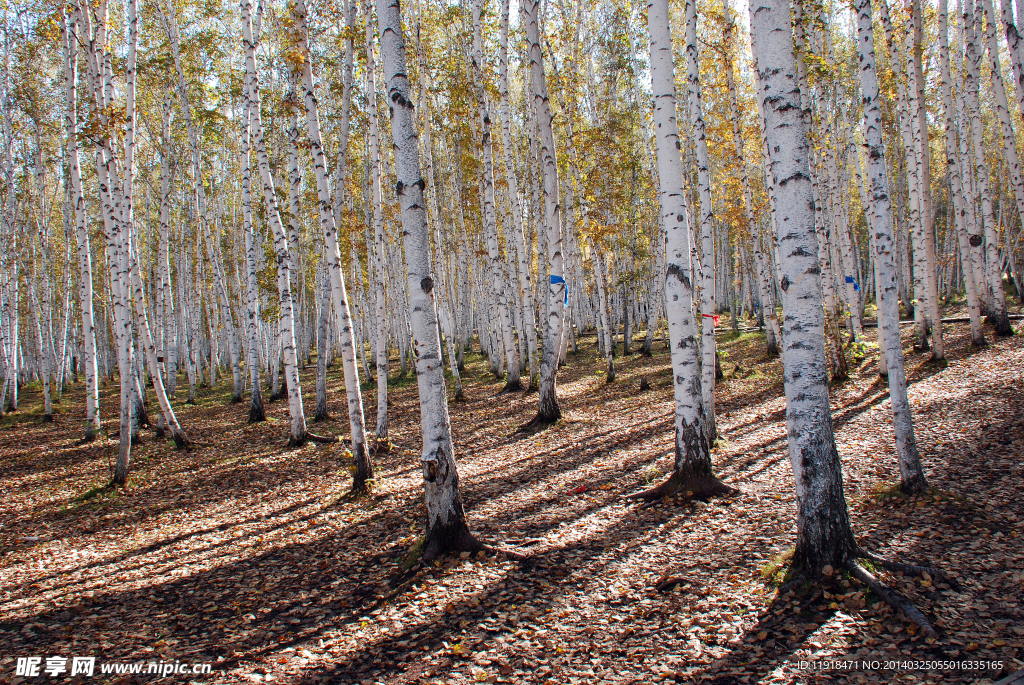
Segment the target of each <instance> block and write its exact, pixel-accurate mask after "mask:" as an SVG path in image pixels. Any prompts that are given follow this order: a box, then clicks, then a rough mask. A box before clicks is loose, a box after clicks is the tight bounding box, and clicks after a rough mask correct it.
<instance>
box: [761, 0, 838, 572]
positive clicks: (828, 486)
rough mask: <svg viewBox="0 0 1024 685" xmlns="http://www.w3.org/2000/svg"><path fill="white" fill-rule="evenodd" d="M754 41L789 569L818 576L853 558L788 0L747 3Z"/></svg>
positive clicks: (804, 131)
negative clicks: (779, 350) (775, 255)
mask: <svg viewBox="0 0 1024 685" xmlns="http://www.w3.org/2000/svg"><path fill="white" fill-rule="evenodd" d="M750 25H751V42H752V44H753V53H754V59H755V61H756V70H757V72H758V75H759V77H760V80H761V87H760V89H759V90H758V92H757V97H758V99H760V100H762V104H763V108H762V112H763V116H764V119H765V122H764V123H765V132H766V136H767V139H768V150H769V158H770V160H771V172H772V174H773V176H774V188H775V196H776V203H775V204H776V209H777V211H778V214H779V217H778V218H779V222H778V225H777V230H778V235H777V240H778V246H779V256H780V263H779V268H780V270H781V271H782V280H781V284H780V288H781V290H782V300H783V303H782V306H783V312H784V316H785V325H784V326H783V330H782V344H783V348H784V349H783V355H782V360H783V372H784V381H785V392H786V429H787V434H788V439H789V455H790V463H791V464H792V467H793V476H794V479H795V481H796V496H797V543H796V550H795V552H794V557H793V564H794V566H795V568H800V567H803V568H804V569H806V570H807V571H809V572H810V573H812V574H813V575H812V576H810V577H818V574H819V573H820V572H821V569H823V568H824V567H825V566H831V567H832V568H839V567H841V566H842V565H843V564H844V563H845V562H846V561H847V560H848V558H849V557H850V555H852V553H853V552H854V551H855V548H856V543H855V541H854V538H853V531H852V529H851V527H850V520H849V514H848V510H847V507H846V498H845V496H844V494H843V481H842V466H841V464H840V461H839V454H838V452H837V451H836V443H835V438H834V436H833V433H832V415H831V411H830V408H829V398H828V380H829V379H828V362H827V358H826V351H825V322H824V320H823V312H822V309H821V306H820V303H821V301H822V291H821V287H822V286H821V280H820V278H819V277H818V274H817V266H818V260H817V251H818V245H817V241H816V238H815V228H814V216H813V213H812V212H813V208H814V203H813V198H812V194H811V182H810V165H809V163H808V156H809V143H808V140H807V133H806V128H805V125H804V119H803V108H802V106H801V103H800V85H799V80H798V76H797V67H796V58H795V56H794V51H793V38H792V31H791V24H790V9H789V3H788V2H786V1H785V0H755V1H754V2H752V3H751V4H750Z"/></svg>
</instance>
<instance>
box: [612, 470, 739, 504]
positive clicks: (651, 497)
mask: <svg viewBox="0 0 1024 685" xmlns="http://www.w3.org/2000/svg"><path fill="white" fill-rule="evenodd" d="M679 492H682V493H683V494H685V495H686V497H687V499H691V500H694V499H699V500H708V499H711V498H712V497H732V496H734V495H737V494H739V490H738V489H736V488H734V487H731V486H729V485H726V484H725V483H723V482H722V481H720V480H718V478H716V477H715V476H713V475H711V474H710V473H709V474H695V473H692V472H691V473H689V474H682V473H680V472H679V471H673V472H672V475H671V476H669V478H668V480H666V481H665V482H664V483H662V484H661V485H656V486H655V487H653V488H650V489H648V490H644V491H643V492H638V493H636V494H634V495H630V496H629V497H628V498H627V499H640V500H643V501H645V502H647V503H652V502H657V501H659V500H661V499H663V498H665V497H669V496H671V495H674V494H676V493H679Z"/></svg>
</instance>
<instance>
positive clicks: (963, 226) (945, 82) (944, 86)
mask: <svg viewBox="0 0 1024 685" xmlns="http://www.w3.org/2000/svg"><path fill="white" fill-rule="evenodd" d="M948 14H949V12H948V1H947V0H939V16H938V23H939V26H938V31H939V71H940V78H941V90H942V108H943V113H944V121H945V142H946V169H947V170H948V172H949V186H950V195H951V196H952V197H951V200H952V204H953V218H954V221H955V227H954V226H947V227H946V230H947V231H949V230H955V231H956V235H957V244H958V246H959V248H960V259H961V263H962V264H963V265H964V268H963V272H964V285H965V288H966V290H967V307H968V311H969V312H970V319H971V342H972V343H973V344H974V345H975V346H976V347H977V346H984V345H986V344H987V342H986V340H985V332H984V330H982V327H981V306H980V303H979V300H978V291H977V287H976V282H975V278H974V267H973V265H972V255H971V246H970V242H969V240H970V236H969V233H968V227H967V208H966V204H967V198H966V197H965V193H964V187H963V186H964V183H963V176H962V175H961V171H960V153H959V149H958V147H957V139H956V136H957V128H956V109H955V108H954V107H955V106H954V104H953V92H952V88H953V77H952V73H951V70H950V64H949V32H948V26H947V24H948V19H947V17H948Z"/></svg>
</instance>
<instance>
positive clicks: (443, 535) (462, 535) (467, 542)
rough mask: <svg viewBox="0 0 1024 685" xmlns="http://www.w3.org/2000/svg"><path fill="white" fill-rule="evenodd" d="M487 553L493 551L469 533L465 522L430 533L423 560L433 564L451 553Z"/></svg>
mask: <svg viewBox="0 0 1024 685" xmlns="http://www.w3.org/2000/svg"><path fill="white" fill-rule="evenodd" d="M487 551H493V550H492V548H491V547H488V546H487V545H485V544H484V543H482V542H480V541H479V540H477V539H476V537H475V536H474V535H473V534H472V533H470V532H469V527H468V526H467V525H466V523H465V521H460V522H458V523H454V524H451V525H449V526H445V527H444V528H442V529H435V530H432V531H429V532H428V533H427V538H426V540H425V542H424V545H423V556H422V557H421V559H422V560H423V561H424V562H431V561H434V560H436V559H437V558H439V557H441V556H443V555H445V554H449V553H455V554H460V553H462V552H469V553H470V554H476V553H477V552H487Z"/></svg>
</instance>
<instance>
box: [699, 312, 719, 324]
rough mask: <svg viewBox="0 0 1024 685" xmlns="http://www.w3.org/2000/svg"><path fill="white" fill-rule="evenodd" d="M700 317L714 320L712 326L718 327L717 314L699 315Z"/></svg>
mask: <svg viewBox="0 0 1024 685" xmlns="http://www.w3.org/2000/svg"><path fill="white" fill-rule="evenodd" d="M701 316H703V317H704V318H706V319H714V320H715V324H714V325H716V326H717V325H718V317H719V315H718V314H701Z"/></svg>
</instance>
